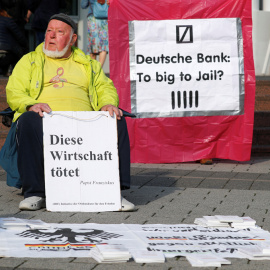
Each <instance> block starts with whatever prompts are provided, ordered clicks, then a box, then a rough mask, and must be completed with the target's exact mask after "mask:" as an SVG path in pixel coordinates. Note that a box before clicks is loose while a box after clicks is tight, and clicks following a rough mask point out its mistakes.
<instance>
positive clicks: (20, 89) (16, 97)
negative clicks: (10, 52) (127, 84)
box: [6, 43, 119, 121]
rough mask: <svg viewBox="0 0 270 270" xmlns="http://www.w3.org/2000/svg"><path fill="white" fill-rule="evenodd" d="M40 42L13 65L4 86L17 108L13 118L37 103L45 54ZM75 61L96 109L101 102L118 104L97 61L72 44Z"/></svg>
mask: <svg viewBox="0 0 270 270" xmlns="http://www.w3.org/2000/svg"><path fill="white" fill-rule="evenodd" d="M42 46H43V43H42V44H40V45H39V46H38V47H37V48H36V50H35V51H34V52H30V53H28V54H26V55H24V56H23V57H22V58H21V60H20V61H19V62H18V63H17V65H16V66H15V68H14V70H13V72H12V75H11V76H10V77H9V80H8V84H7V87H6V95H7V102H8V104H9V106H10V108H11V109H12V110H13V111H16V113H15V115H14V118H13V121H16V120H17V119H18V117H19V116H20V115H21V114H22V113H24V112H26V107H27V106H30V105H34V104H36V103H38V101H37V100H36V99H37V98H38V96H39V95H40V93H41V90H42V85H43V78H44V75H43V68H44V53H43V51H42ZM72 51H73V53H74V61H76V62H78V63H81V64H83V65H84V67H85V70H86V74H87V75H88V80H89V98H90V102H91V105H92V107H93V108H94V110H95V111H99V110H100V109H101V108H102V107H103V106H104V105H107V104H111V105H114V106H118V103H119V98H118V95H117V91H116V89H115V87H114V85H113V82H112V80H110V79H109V78H108V77H107V76H106V75H105V74H104V72H103V70H102V68H101V65H100V63H99V62H97V61H95V60H93V59H91V58H90V56H88V55H85V54H84V52H83V51H81V50H80V49H78V48H76V47H72Z"/></svg>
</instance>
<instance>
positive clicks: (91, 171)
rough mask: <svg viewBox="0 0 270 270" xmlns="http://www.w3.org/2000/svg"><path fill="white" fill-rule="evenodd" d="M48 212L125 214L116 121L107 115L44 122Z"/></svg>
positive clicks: (61, 116) (52, 117) (61, 115)
mask: <svg viewBox="0 0 270 270" xmlns="http://www.w3.org/2000/svg"><path fill="white" fill-rule="evenodd" d="M43 133H44V135H43V136H44V139H43V142H44V167H45V168H44V171H45V187H46V208H47V210H49V211H74V212H77V211H81V212H99V211H117V210H119V209H121V201H120V200H121V194H120V182H119V165H118V148H117V127H116V118H115V117H113V118H112V117H110V115H109V113H108V112H66V111H64V112H52V113H50V114H45V116H44V118H43Z"/></svg>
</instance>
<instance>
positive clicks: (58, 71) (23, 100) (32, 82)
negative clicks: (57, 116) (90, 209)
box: [6, 13, 134, 211]
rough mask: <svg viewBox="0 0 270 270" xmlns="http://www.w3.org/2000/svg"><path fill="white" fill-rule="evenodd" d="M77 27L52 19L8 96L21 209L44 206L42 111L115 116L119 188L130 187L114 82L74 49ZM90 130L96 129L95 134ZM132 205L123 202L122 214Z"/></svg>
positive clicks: (65, 18)
mask: <svg viewBox="0 0 270 270" xmlns="http://www.w3.org/2000/svg"><path fill="white" fill-rule="evenodd" d="M76 40H77V35H76V24H75V22H74V21H73V20H72V19H71V18H70V17H69V16H67V15H65V14H62V13H60V14H56V15H53V16H52V17H51V18H50V21H49V24H48V27H47V31H46V35H45V42H44V44H40V45H39V46H38V47H37V48H36V50H35V51H34V52H30V53H28V54H27V55H25V56H23V57H22V59H21V60H20V61H19V62H18V64H17V65H16V67H15V68H14V71H13V73H12V76H11V77H10V79H9V81H8V84H7V88H6V92H7V101H8V104H9V105H10V107H11V108H12V109H13V110H14V111H16V113H15V115H14V121H17V146H18V147H17V149H18V170H19V174H20V178H21V182H22V190H23V193H24V197H25V199H24V200H23V201H21V203H20V205H19V208H20V209H21V210H38V209H40V208H43V207H45V182H44V160H43V137H42V136H43V135H42V134H43V133H42V116H43V113H44V112H46V113H49V112H51V111H93V110H95V111H98V110H101V111H108V112H109V114H110V115H111V116H113V114H115V115H116V117H117V120H118V121H117V126H118V144H119V145H118V148H119V168H120V184H121V189H128V188H129V186H130V157H129V139H128V134H127V128H126V122H125V119H124V117H122V116H123V112H122V111H121V110H120V109H119V108H118V107H117V106H118V95H117V92H116V89H115V87H114V85H113V83H112V81H111V80H110V79H109V78H107V77H106V76H105V74H104V72H103V71H102V69H101V66H100V64H99V63H98V62H97V61H95V60H92V59H91V58H90V57H89V56H86V55H85V54H84V53H83V52H82V51H81V50H80V49H78V48H76V47H74V46H73V45H74V43H75V42H76ZM93 132H94V131H93ZM133 209H134V205H133V204H132V203H130V202H128V201H127V200H125V199H124V198H122V211H132V210H133Z"/></svg>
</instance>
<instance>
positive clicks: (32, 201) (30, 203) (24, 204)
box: [19, 196, 46, 211]
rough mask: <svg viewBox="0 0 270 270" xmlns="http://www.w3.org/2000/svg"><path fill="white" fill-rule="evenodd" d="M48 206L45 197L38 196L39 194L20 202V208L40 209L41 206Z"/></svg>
mask: <svg viewBox="0 0 270 270" xmlns="http://www.w3.org/2000/svg"><path fill="white" fill-rule="evenodd" d="M44 207H46V201H45V198H42V197H37V196H32V197H28V198H26V199H24V200H23V201H21V202H20V204H19V208H20V209H21V210H30V211H34V210H39V209H41V208H44Z"/></svg>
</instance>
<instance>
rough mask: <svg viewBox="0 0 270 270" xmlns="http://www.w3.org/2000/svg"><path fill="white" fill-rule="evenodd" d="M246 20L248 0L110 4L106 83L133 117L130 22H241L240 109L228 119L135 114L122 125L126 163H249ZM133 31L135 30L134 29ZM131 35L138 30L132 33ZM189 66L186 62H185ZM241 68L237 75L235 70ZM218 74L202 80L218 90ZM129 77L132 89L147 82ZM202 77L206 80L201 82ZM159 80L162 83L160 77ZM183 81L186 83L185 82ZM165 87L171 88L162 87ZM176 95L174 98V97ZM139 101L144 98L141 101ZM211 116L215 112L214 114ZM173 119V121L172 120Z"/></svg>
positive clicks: (251, 86) (119, 0) (251, 79)
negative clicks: (125, 127) (126, 131)
mask: <svg viewBox="0 0 270 270" xmlns="http://www.w3.org/2000/svg"><path fill="white" fill-rule="evenodd" d="M251 14H252V13H251V1H250V0H215V1H212V0H211V1H210V0H204V1H202V0H193V1H190V0H162V1H161V0H136V1H134V0H110V8H109V18H108V20H109V46H110V78H111V79H112V80H113V82H114V84H115V86H116V88H117V91H118V94H119V97H120V108H123V109H124V110H127V111H132V110H133V111H132V112H134V110H135V112H136V111H138V112H139V110H140V109H139V106H137V107H136V108H135V109H132V108H133V107H134V106H133V105H132V104H133V103H132V102H134V100H132V98H131V96H132V93H133V92H132V91H133V90H131V77H130V76H131V66H130V63H131V59H130V55H131V51H130V50H131V49H130V48H131V47H130V46H131V45H130V40H131V38H130V35H131V24H130V22H134V21H165V20H182V21H181V22H183V20H187V22H188V24H189V25H192V24H193V22H196V23H197V24H198V21H197V20H198V19H200V20H202V23H203V22H207V23H208V21H207V20H205V19H217V18H239V20H240V22H241V24H240V29H241V35H242V37H241V38H242V54H243V61H241V57H240V56H239V59H240V61H239V62H241V65H242V66H243V72H242V75H243V77H242V79H243V87H242V88H243V91H242V94H241V95H239V100H242V103H243V109H242V110H241V109H240V110H239V113H231V112H232V111H230V112H229V113H228V111H222V109H221V110H220V111H219V112H213V113H211V112H209V113H207V112H203V111H202V110H201V111H194V114H192V112H191V110H189V112H187V113H185V112H180V109H179V111H178V112H175V114H172V115H171V116H169V117H167V115H166V113H165V114H164V115H166V116H165V117H162V115H161V116H160V115H159V116H156V115H157V113H156V112H155V113H152V111H151V112H150V113H142V114H140V113H138V115H139V118H136V119H127V122H128V129H129V135H130V144H131V161H132V162H135V163H175V162H185V161H194V160H200V159H202V158H220V159H232V160H237V161H246V160H249V159H250V153H251V145H252V134H253V117H254V101H255V72H254V63H253V52H252V17H251ZM190 22H191V23H190ZM210 25H212V24H210ZM134 26H135V27H137V26H136V23H135V24H134ZM199 26H200V24H199ZM146 27H147V26H146ZM179 27H181V26H179ZM202 27H203V26H202ZM136 29H140V28H139V27H138V28H136ZM136 29H135V31H136ZM188 30H189V29H188V28H187V29H186V31H185V32H184V33H185V35H186V36H187V33H188ZM209 31H210V32H211V29H209ZM223 31H226V27H224V29H222V31H220V32H223ZM142 32H143V31H139V30H137V36H139V34H140V33H142ZM179 33H180V32H179ZM179 35H180V34H179ZM194 35H195V34H194ZM237 35H238V34H237ZM157 36H158V35H157ZM190 37H192V39H193V35H190ZM184 38H185V37H184V35H183V36H182V38H181V37H180V38H179V42H183V40H184ZM200 38H201V37H200ZM194 39H195V37H194ZM201 39H202V38H201ZM210 39H211V38H210ZM213 43H215V41H213ZM209 44H210V43H209ZM223 44H224V46H225V45H226V41H224V42H223ZM238 45H239V42H238ZM149 46H151V48H150V50H151V49H153V50H154V49H155V48H154V47H155V46H153V45H152V44H151V43H149ZM217 46H219V45H217ZM208 47H209V46H208ZM239 47H241V46H238V50H239V51H241V48H240V49H239ZM136 48H139V47H136ZM208 50H209V48H208ZM240 53H241V52H239V55H240ZM201 55H202V54H201ZM199 56H200V55H199V54H197V61H199ZM136 57H137V60H135V61H137V64H138V63H139V61H141V62H142V61H143V60H145V61H146V57H145V59H144V56H142V54H141V55H139V56H138V55H136ZM162 57H163V56H162ZM175 57H177V56H175ZM180 57H181V55H180V54H178V60H179V61H180V60H181V59H180ZM188 57H189V56H188ZM188 57H186V58H185V60H186V61H187V62H188V61H189V60H190V59H191V57H189V58H188ZM165 58H166V57H165V56H164V59H165ZM220 58H221V60H220V61H224V62H230V61H229V60H228V59H229V56H228V58H226V55H223V53H222V54H221V55H220ZM147 59H148V60H147V61H148V63H150V62H151V63H152V61H155V60H153V59H152V58H151V57H150V58H147ZM166 59H167V60H168V59H171V61H173V60H175V59H177V58H174V59H173V57H171V58H166ZM209 59H210V58H209ZM209 59H206V58H205V59H204V61H206V62H207V61H208V62H210V60H209ZM211 59H212V58H211ZM159 60H160V61H161V60H162V59H161V58H160V59H159ZM193 60H194V59H193ZM227 60H228V61H227ZM164 61H165V60H164ZM183 61H184V60H183ZM189 62H191V60H190V61H189ZM193 62H194V61H193ZM164 63H165V62H164ZM179 65H180V64H179ZM241 65H240V68H239V69H241ZM197 66H198V65H197ZM194 67H195V66H194ZM212 69H214V65H212ZM219 71H220V70H218V71H215V70H211V73H210V71H209V73H208V74H206V73H204V75H203V76H204V80H210V76H211V79H212V80H217V81H216V82H215V83H217V84H218V83H219V82H220V81H218V79H216V78H215V77H217V75H216V74H218V72H219ZM239 73H241V72H239ZM135 74H137V75H138V74H139V76H138V78H137V79H136V80H137V85H138V83H139V82H140V80H143V78H144V79H145V80H146V81H147V77H143V75H140V74H143V72H141V73H139V72H137V73H135ZM156 74H157V75H156V80H158V79H159V77H158V76H160V74H158V72H156ZM164 74H166V73H164ZM199 74H200V71H199ZM182 75H183V74H182ZM225 75H226V72H225ZM225 75H224V77H223V78H221V77H220V78H219V80H221V79H223V83H224V82H226V80H225V78H227V77H225ZM140 76H141V77H140ZM190 77H191V75H190ZM206 77H207V78H208V79H206ZM232 77H235V76H232ZM161 78H163V79H164V80H165V75H164V77H161ZM182 78H183V76H182V77H180V79H182ZM228 78H229V77H228ZM239 78H240V80H241V76H239ZM186 79H187V80H188V77H187V78H186ZM196 80H197V82H196V83H198V81H199V80H200V78H197V79H196ZM228 81H229V80H228ZM186 83H188V82H186ZM171 84H172V82H171ZM146 85H147V84H146ZM149 85H150V83H149ZM194 85H195V84H194ZM212 85H213V84H212ZM168 87H171V86H170V85H168ZM224 87H225V84H224ZM178 92H179V93H180V91H178ZM135 93H136V95H137V96H138V95H139V94H138V93H139V92H135ZM185 94H186V93H185ZM191 94H192V93H191ZM196 94H197V93H196ZM194 95H195V92H194ZM185 98H186V97H185ZM224 98H225V95H224ZM143 99H144V97H143V98H142V100H143ZM153 99H155V97H154V96H153ZM222 99H223V97H222ZM149 102H150V99H149ZM239 103H241V102H239ZM134 104H136V103H134ZM146 104H147V103H146ZM172 106H173V107H172V109H171V111H172V110H173V109H174V110H176V109H175V107H177V93H176V96H175V95H174V93H173V92H172ZM179 106H180V94H179V97H178V107H179ZM162 107H163V106H162V105H161V106H160V110H161V111H162V109H163V108H162ZM153 110H154V109H153ZM213 110H215V108H214V109H213ZM142 111H143V112H145V108H144V109H142ZM175 115H179V116H177V117H175Z"/></svg>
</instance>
